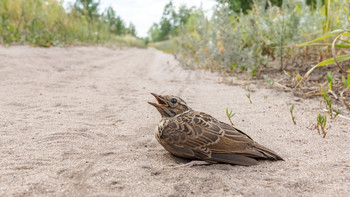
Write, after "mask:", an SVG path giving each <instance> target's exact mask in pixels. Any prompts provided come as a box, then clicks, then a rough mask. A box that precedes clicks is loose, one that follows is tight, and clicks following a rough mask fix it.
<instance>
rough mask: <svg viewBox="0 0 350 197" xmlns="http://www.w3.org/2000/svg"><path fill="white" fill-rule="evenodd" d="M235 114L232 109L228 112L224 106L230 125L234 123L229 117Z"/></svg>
mask: <svg viewBox="0 0 350 197" xmlns="http://www.w3.org/2000/svg"><path fill="white" fill-rule="evenodd" d="M235 115H236V113H232V110H231V111H230V112H228V109H227V108H226V116H227V118H228V119H229V121H230V123H231V125H232V126H234V124H233V121H232V120H231V118H232V117H233V116H235Z"/></svg>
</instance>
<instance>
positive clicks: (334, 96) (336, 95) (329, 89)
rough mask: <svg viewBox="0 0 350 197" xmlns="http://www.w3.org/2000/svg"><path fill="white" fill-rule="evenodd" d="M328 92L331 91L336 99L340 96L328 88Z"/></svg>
mask: <svg viewBox="0 0 350 197" xmlns="http://www.w3.org/2000/svg"><path fill="white" fill-rule="evenodd" d="M328 92H329V93H331V94H332V95H333V96H334V98H335V99H337V100H338V99H339V98H338V96H337V95H336V94H335V93H334V92H333V91H332V90H331V89H328Z"/></svg>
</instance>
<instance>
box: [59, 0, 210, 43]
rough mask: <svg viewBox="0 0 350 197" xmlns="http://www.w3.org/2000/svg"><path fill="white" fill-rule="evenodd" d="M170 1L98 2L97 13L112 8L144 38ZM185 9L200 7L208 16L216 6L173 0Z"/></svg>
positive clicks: (195, 0) (70, 0) (198, 0)
mask: <svg viewBox="0 0 350 197" xmlns="http://www.w3.org/2000/svg"><path fill="white" fill-rule="evenodd" d="M169 1H170V0H100V7H99V11H100V12H101V13H102V12H103V11H104V10H105V9H106V8H107V7H109V6H112V7H113V9H114V10H115V11H116V13H117V15H119V16H120V17H121V18H122V19H123V20H124V21H125V22H126V24H127V25H128V24H129V23H130V22H131V23H133V24H134V25H135V26H136V34H137V36H139V37H146V36H147V31H148V30H149V28H150V27H151V26H152V24H153V23H159V21H160V18H161V17H162V14H163V9H164V6H165V5H166V4H167V3H169ZM74 2H75V0H65V5H68V4H69V3H71V4H72V3H74ZM183 4H185V5H187V7H191V6H196V7H199V6H201V5H202V8H203V9H204V10H205V11H206V14H208V16H210V15H211V13H212V8H213V7H214V5H216V1H215V0H173V5H174V6H175V7H176V8H178V7H179V6H180V5H183Z"/></svg>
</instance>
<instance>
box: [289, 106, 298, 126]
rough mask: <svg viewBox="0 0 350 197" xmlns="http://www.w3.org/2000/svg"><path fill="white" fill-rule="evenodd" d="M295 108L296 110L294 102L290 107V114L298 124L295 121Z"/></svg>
mask: <svg viewBox="0 0 350 197" xmlns="http://www.w3.org/2000/svg"><path fill="white" fill-rule="evenodd" d="M293 110H294V104H292V105H291V106H290V107H289V111H290V115H291V116H292V121H293V123H294V125H296V124H297V123H296V122H295V116H294V115H293Z"/></svg>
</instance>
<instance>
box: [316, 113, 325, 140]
mask: <svg viewBox="0 0 350 197" xmlns="http://www.w3.org/2000/svg"><path fill="white" fill-rule="evenodd" d="M326 123H327V117H326V116H322V115H321V114H318V116H317V124H316V125H317V131H318V134H321V132H322V134H323V138H325V137H326V135H327V131H326V130H325V128H326ZM320 127H321V132H320Z"/></svg>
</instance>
